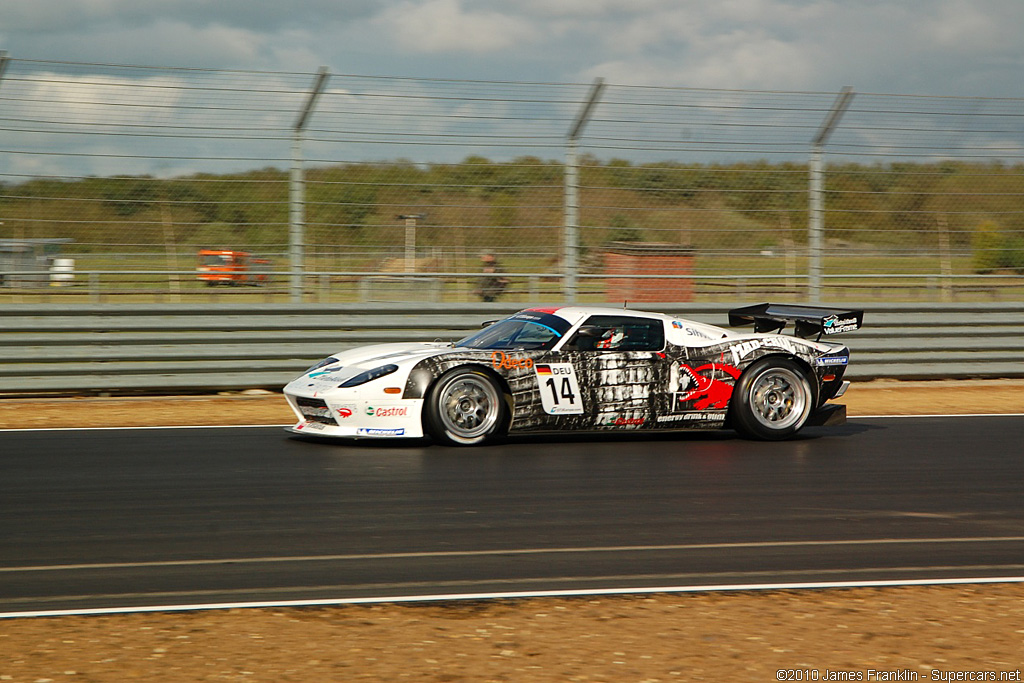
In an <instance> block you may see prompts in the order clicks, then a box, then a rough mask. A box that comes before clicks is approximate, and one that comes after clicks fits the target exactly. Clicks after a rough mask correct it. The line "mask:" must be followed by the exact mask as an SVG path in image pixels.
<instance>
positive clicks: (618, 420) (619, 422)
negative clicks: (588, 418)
mask: <svg viewBox="0 0 1024 683" xmlns="http://www.w3.org/2000/svg"><path fill="white" fill-rule="evenodd" d="M643 423H644V418H642V417H612V416H608V417H607V418H605V419H604V421H602V422H601V423H600V426H601V427H639V426H640V425H642V424H643Z"/></svg>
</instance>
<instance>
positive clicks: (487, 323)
mask: <svg viewBox="0 0 1024 683" xmlns="http://www.w3.org/2000/svg"><path fill="white" fill-rule="evenodd" d="M496 322H498V321H497V320H485V321H483V322H482V323H480V327H490V326H491V325H493V324H494V323H496Z"/></svg>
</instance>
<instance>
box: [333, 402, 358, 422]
mask: <svg viewBox="0 0 1024 683" xmlns="http://www.w3.org/2000/svg"><path fill="white" fill-rule="evenodd" d="M355 412H356V407H355V406H354V405H344V406H338V407H337V408H335V409H334V414H335V415H337V416H338V417H340V418H342V419H344V418H346V417H352V416H353V415H354V414H355Z"/></svg>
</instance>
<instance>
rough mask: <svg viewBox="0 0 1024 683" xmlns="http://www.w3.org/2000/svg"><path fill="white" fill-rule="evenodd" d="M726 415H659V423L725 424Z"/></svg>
mask: <svg viewBox="0 0 1024 683" xmlns="http://www.w3.org/2000/svg"><path fill="white" fill-rule="evenodd" d="M723 421H725V414H724V413H711V412H708V413H675V414H674V415H659V416H658V422H723Z"/></svg>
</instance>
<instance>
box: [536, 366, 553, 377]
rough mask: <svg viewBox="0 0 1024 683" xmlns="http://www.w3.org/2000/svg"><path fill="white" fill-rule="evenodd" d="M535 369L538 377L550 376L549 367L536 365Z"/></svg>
mask: <svg viewBox="0 0 1024 683" xmlns="http://www.w3.org/2000/svg"><path fill="white" fill-rule="evenodd" d="M536 368H537V374H538V375H542V376H546V375H550V374H551V366H550V365H537V366H536Z"/></svg>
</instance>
